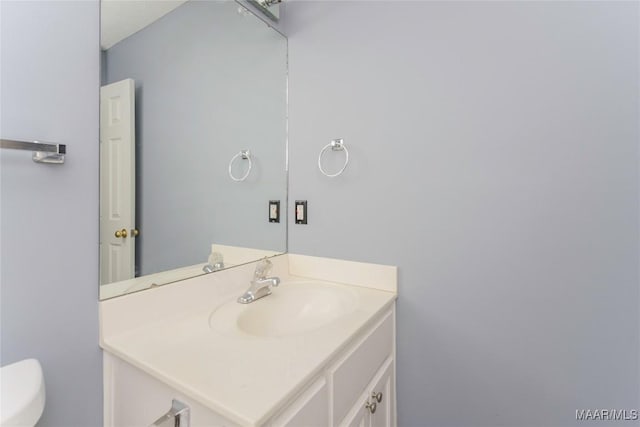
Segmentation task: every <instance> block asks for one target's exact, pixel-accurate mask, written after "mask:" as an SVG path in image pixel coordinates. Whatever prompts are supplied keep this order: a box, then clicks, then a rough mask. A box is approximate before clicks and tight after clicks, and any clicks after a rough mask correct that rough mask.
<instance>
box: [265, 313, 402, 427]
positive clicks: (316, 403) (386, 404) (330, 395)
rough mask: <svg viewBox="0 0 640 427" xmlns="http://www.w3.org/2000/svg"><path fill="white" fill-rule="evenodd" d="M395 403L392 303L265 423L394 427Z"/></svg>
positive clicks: (292, 426) (278, 425) (295, 426)
mask: <svg viewBox="0 0 640 427" xmlns="http://www.w3.org/2000/svg"><path fill="white" fill-rule="evenodd" d="M374 395H375V396H374ZM395 400H396V394H395V304H394V307H393V308H392V309H391V310H389V311H387V312H385V313H384V314H382V315H381V316H378V317H377V318H376V320H375V321H374V324H373V326H371V327H370V328H368V329H367V330H366V331H365V332H364V333H362V334H360V335H359V336H358V337H357V338H355V339H354V340H353V342H352V343H350V344H349V345H347V346H346V349H345V350H343V351H342V352H341V353H340V354H339V355H338V356H337V357H336V358H334V360H333V362H331V363H329V364H328V365H327V367H326V369H325V370H324V372H323V374H322V375H320V376H319V378H318V379H317V380H316V382H315V383H314V384H313V385H311V386H310V387H308V388H307V389H306V390H305V391H304V392H303V393H302V394H301V395H300V397H298V398H297V399H296V400H295V401H294V402H293V403H292V404H291V405H288V406H287V407H286V408H285V410H284V411H283V412H282V415H279V416H277V417H275V418H274V419H273V421H272V422H270V423H268V424H269V425H270V426H273V427H301V426H309V427H311V426H314V427H315V426H336V427H337V426H341V427H342V426H345V427H346V426H363V427H369V426H371V427H373V426H375V427H382V426H385V427H392V426H395V425H396V405H395ZM325 402H326V403H325ZM323 407H324V411H322V408H323Z"/></svg>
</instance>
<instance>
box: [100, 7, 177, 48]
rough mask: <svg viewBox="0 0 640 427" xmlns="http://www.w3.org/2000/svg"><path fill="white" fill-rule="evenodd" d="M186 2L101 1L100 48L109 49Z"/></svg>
mask: <svg viewBox="0 0 640 427" xmlns="http://www.w3.org/2000/svg"><path fill="white" fill-rule="evenodd" d="M186 1H187V0H102V1H101V2H100V4H101V6H100V9H101V10H100V12H101V17H100V21H101V27H100V46H101V47H102V49H103V50H104V49H109V48H110V47H111V46H113V45H115V44H116V43H118V42H119V41H120V40H123V39H125V38H127V37H129V36H130V35H132V34H134V33H136V32H138V31H140V30H141V29H143V28H144V27H146V26H147V25H149V24H151V23H152V22H154V21H156V20H158V19H160V18H162V17H163V16H164V15H166V14H167V13H169V12H171V11H172V10H173V9H175V8H177V7H178V6H180V5H181V4H183V3H184V2H186Z"/></svg>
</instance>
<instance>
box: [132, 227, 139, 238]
mask: <svg viewBox="0 0 640 427" xmlns="http://www.w3.org/2000/svg"><path fill="white" fill-rule="evenodd" d="M138 234H140V231H139V230H138V229H137V228H132V229H131V237H138Z"/></svg>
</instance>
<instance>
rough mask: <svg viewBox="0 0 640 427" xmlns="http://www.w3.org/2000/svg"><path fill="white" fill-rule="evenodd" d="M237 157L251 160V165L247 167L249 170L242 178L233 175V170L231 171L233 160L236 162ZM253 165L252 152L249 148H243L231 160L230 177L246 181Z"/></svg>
mask: <svg viewBox="0 0 640 427" xmlns="http://www.w3.org/2000/svg"><path fill="white" fill-rule="evenodd" d="M237 158H240V159H242V160H249V167H248V168H247V171H246V172H245V174H244V175H242V176H241V177H240V178H237V177H235V176H234V175H233V172H232V171H231V167H232V166H233V162H235V161H236V159H237ZM252 166H253V163H252V162H251V152H250V151H249V150H241V151H240V152H239V153H238V154H236V155H235V156H233V157H232V158H231V161H230V162H229V177H230V178H231V179H232V180H234V181H236V182H239V181H244V180H245V179H247V177H248V176H249V174H250V173H251V167H252Z"/></svg>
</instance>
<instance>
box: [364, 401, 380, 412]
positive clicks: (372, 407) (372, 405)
mask: <svg viewBox="0 0 640 427" xmlns="http://www.w3.org/2000/svg"><path fill="white" fill-rule="evenodd" d="M376 406H377V405H376V402H371V403H369V401H368V400H367V404H366V406H365V407H366V408H367V409H368V410H369V412H371V413H372V414H375V413H376Z"/></svg>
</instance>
